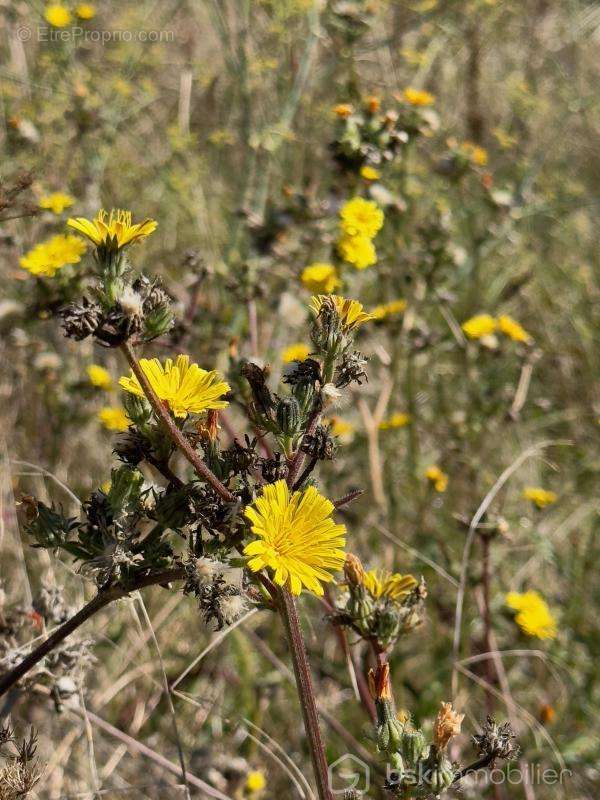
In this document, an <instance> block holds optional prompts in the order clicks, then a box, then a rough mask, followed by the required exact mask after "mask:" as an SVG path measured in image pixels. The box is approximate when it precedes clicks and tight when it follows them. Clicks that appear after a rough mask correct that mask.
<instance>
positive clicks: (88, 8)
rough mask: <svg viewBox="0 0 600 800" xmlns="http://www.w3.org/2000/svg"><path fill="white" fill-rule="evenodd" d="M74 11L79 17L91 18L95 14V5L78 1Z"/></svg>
mask: <svg viewBox="0 0 600 800" xmlns="http://www.w3.org/2000/svg"><path fill="white" fill-rule="evenodd" d="M75 13H76V14H77V16H78V17H79V19H93V18H94V17H95V16H96V6H93V5H91V4H90V3H80V4H79V5H78V6H77V7H76V8H75Z"/></svg>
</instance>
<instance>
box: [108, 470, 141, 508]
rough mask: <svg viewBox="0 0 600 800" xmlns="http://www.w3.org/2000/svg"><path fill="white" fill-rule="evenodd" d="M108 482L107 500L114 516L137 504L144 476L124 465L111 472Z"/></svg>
mask: <svg viewBox="0 0 600 800" xmlns="http://www.w3.org/2000/svg"><path fill="white" fill-rule="evenodd" d="M110 481H111V482H110V489H109V491H108V495H107V498H108V502H109V505H110V507H111V508H112V510H113V512H114V513H115V514H118V513H120V512H122V511H124V510H126V509H127V507H130V506H133V505H135V504H136V503H137V501H138V500H139V497H140V494H141V491H142V486H143V483H144V476H143V475H142V473H141V472H140V471H139V470H137V469H131V467H128V466H125V465H124V466H122V467H118V469H113V470H112V472H111V476H110Z"/></svg>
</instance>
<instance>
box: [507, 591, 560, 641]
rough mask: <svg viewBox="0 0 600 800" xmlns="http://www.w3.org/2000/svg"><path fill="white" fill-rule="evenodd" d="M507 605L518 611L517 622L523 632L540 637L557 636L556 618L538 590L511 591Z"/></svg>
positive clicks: (552, 637)
mask: <svg viewBox="0 0 600 800" xmlns="http://www.w3.org/2000/svg"><path fill="white" fill-rule="evenodd" d="M506 605H507V606H508V607H509V608H511V609H512V610H513V611H516V612H518V613H517V614H516V616H515V622H516V623H517V625H518V626H519V628H521V630H522V631H523V633H526V634H527V635H528V636H535V637H537V638H538V639H555V638H556V634H557V625H556V619H555V618H554V616H553V614H552V612H551V611H550V609H549V608H548V604H547V603H546V601H545V600H544V599H543V597H541V596H540V595H539V594H538V593H537V592H534V591H533V590H530V591H528V592H523V593H519V592H509V593H508V594H507V595H506Z"/></svg>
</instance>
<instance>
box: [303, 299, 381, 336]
mask: <svg viewBox="0 0 600 800" xmlns="http://www.w3.org/2000/svg"><path fill="white" fill-rule="evenodd" d="M327 301H329V302H332V303H333V305H334V306H335V310H336V311H337V313H338V316H339V318H340V320H341V323H342V327H343V328H344V329H345V330H346V331H351V330H354V329H355V328H358V327H359V325H362V324H363V322H368V321H369V320H370V319H373V317H372V316H371V314H369V313H368V312H367V311H365V310H364V308H363V305H362V303H360V302H359V301H358V300H348V299H347V298H345V297H340V295H337V294H332V295H317V296H316V297H311V300H310V309H311V311H312V312H313V313H314V314H318V313H319V311H320V310H321V306H322V305H323V303H324V302H327Z"/></svg>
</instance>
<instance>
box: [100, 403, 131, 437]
mask: <svg viewBox="0 0 600 800" xmlns="http://www.w3.org/2000/svg"><path fill="white" fill-rule="evenodd" d="M98 419H99V420H100V422H101V423H102V424H103V425H104V427H105V428H106V430H108V431H126V430H127V428H128V427H129V425H130V422H131V420H130V419H129V417H128V416H127V414H126V413H125V412H124V411H123V409H122V408H111V407H110V406H106V407H105V408H101V409H100V411H99V412H98Z"/></svg>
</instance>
